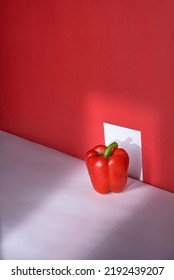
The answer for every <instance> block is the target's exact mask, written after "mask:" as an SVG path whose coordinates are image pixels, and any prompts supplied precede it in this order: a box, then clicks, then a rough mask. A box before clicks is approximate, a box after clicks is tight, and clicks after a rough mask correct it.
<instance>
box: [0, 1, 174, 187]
mask: <svg viewBox="0 0 174 280" xmlns="http://www.w3.org/2000/svg"><path fill="white" fill-rule="evenodd" d="M0 5H1V12H0V13H1V18H0V24H1V29H0V32H1V37H0V40H1V41H0V54H1V56H0V59H1V60H0V75H1V80H0V121H1V122H0V128H1V129H2V130H5V131H8V132H11V133H14V134H16V135H19V136H22V137H24V138H27V139H30V140H32V141H35V142H38V143H41V144H44V145H47V146H50V147H52V148H55V149H58V150H60V151H63V152H65V153H69V154H71V155H73V156H76V157H79V158H84V153H85V151H87V150H88V149H89V148H91V147H92V146H93V145H96V144H98V143H103V142H104V137H103V122H108V123H112V124H115V125H121V126H125V127H129V128H132V129H138V130H140V131H141V132H142V143H143V168H144V181H145V182H148V183H151V184H152V185H155V186H158V187H160V188H165V189H167V190H170V191H174V171H173V166H174V164H173V161H174V141H173V139H174V129H173V107H174V106H173V103H174V97H173V96H174V51H173V46H174V35H173V34H174V17H173V14H174V1H172V0H167V1H166V0H160V1H159V0H146V1H145V0H144V1H143V0H141V1H140V0H135V1H130V0H125V1H122V0H110V1H108V0H88V1H82V0H73V1H72V0H60V1H58V0H49V1H48V0H25V1H24V0H6V1H1V0H0ZM117 138H119V136H117Z"/></svg>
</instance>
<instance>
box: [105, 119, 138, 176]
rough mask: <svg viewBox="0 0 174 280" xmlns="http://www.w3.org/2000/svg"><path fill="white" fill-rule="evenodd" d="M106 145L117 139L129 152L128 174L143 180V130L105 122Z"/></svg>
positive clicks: (120, 145) (121, 146)
mask: <svg viewBox="0 0 174 280" xmlns="http://www.w3.org/2000/svg"><path fill="white" fill-rule="evenodd" d="M104 138H105V145H107V146H108V145H109V144H111V143H112V142H114V141H116V142H117V143H118V145H119V147H120V148H123V149H125V150H126V151H127V153H128V154H129V159H130V162H129V170H128V175H129V176H130V177H132V178H135V179H137V180H141V181H143V166H142V141H141V131H139V130H134V129H130V128H126V127H122V126H118V125H113V124H108V123H104Z"/></svg>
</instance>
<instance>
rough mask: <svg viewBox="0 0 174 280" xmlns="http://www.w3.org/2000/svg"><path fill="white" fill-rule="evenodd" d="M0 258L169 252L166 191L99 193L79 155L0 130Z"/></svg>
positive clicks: (173, 209) (172, 209)
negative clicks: (74, 155) (64, 152)
mask: <svg viewBox="0 0 174 280" xmlns="http://www.w3.org/2000/svg"><path fill="white" fill-rule="evenodd" d="M0 209H1V213H0V237H1V258H2V259H62V260H63V259H174V215H173V213H174V194H172V193H169V192H167V191H163V190H160V189H158V188H155V187H152V186H149V185H147V184H144V183H141V182H139V181H136V180H134V179H131V178H129V180H128V184H127V186H126V189H125V190H124V192H122V193H120V194H114V193H110V194H108V195H100V194H98V193H96V192H95V191H94V190H93V188H92V186H91V183H90V180H89V177H88V174H87V170H86V166H85V163H84V161H82V160H79V159H77V158H73V157H71V156H69V155H66V154H63V153H60V152H58V151H55V150H53V149H50V148H47V147H44V146H41V145H38V144H36V143H33V142H30V141H27V140H24V139H22V138H19V137H16V136H14V135H12V134H9V133H6V132H3V131H0Z"/></svg>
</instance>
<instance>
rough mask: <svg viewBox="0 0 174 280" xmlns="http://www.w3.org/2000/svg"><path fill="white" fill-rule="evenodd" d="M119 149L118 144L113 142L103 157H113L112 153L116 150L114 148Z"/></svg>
mask: <svg viewBox="0 0 174 280" xmlns="http://www.w3.org/2000/svg"><path fill="white" fill-rule="evenodd" d="M117 147H118V144H117V143H116V142H113V143H111V144H110V145H109V146H108V147H107V148H106V150H105V152H104V154H103V157H105V158H109V157H110V156H111V151H112V150H113V149H114V148H117Z"/></svg>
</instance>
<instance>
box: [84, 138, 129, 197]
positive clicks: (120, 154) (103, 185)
mask: <svg viewBox="0 0 174 280" xmlns="http://www.w3.org/2000/svg"><path fill="white" fill-rule="evenodd" d="M85 162H86V166H87V169H88V173H89V176H90V179H91V183H92V185H93V187H94V189H95V190H96V191H97V192H98V193H101V194H106V193H109V192H122V191H123V190H124V187H125V186H126V183H127V178H128V167H129V156H128V153H127V152H126V151H125V150H124V149H122V148H119V147H118V144H117V143H116V142H113V143H111V144H110V145H109V146H108V147H107V146H105V145H97V146H95V147H94V148H92V149H91V150H89V151H88V152H86V154H85Z"/></svg>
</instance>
